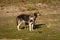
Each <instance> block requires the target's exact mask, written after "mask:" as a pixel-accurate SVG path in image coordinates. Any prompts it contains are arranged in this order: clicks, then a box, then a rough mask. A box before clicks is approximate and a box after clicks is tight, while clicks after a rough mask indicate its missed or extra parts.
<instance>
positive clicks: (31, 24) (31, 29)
mask: <svg viewBox="0 0 60 40" xmlns="http://www.w3.org/2000/svg"><path fill="white" fill-rule="evenodd" d="M31 30H32V31H33V23H32V24H31Z"/></svg>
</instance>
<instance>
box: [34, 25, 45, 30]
mask: <svg viewBox="0 0 60 40" xmlns="http://www.w3.org/2000/svg"><path fill="white" fill-rule="evenodd" d="M44 25H45V24H36V25H34V29H36V28H42V27H43V26H44Z"/></svg>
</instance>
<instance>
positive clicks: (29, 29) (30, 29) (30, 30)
mask: <svg viewBox="0 0 60 40" xmlns="http://www.w3.org/2000/svg"><path fill="white" fill-rule="evenodd" d="M29 31H31V23H29Z"/></svg>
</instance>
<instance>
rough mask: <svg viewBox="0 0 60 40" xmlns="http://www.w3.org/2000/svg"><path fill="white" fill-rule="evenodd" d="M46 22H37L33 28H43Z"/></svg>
mask: <svg viewBox="0 0 60 40" xmlns="http://www.w3.org/2000/svg"><path fill="white" fill-rule="evenodd" d="M44 25H45V24H36V25H34V28H33V29H37V28H42V27H43V26H44ZM24 28H25V27H22V28H21V29H24Z"/></svg>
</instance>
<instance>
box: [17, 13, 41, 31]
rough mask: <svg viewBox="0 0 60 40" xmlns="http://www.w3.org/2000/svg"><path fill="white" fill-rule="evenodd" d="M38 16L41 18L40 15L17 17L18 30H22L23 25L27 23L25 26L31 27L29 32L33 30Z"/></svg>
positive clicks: (21, 15)
mask: <svg viewBox="0 0 60 40" xmlns="http://www.w3.org/2000/svg"><path fill="white" fill-rule="evenodd" d="M37 16H40V14H38V13H33V14H32V15H30V14H20V15H18V16H17V17H16V21H17V29H18V30H21V29H20V28H19V27H20V25H21V24H22V23H25V25H28V26H29V30H30V31H31V30H33V26H34V25H35V20H36V18H37Z"/></svg>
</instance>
